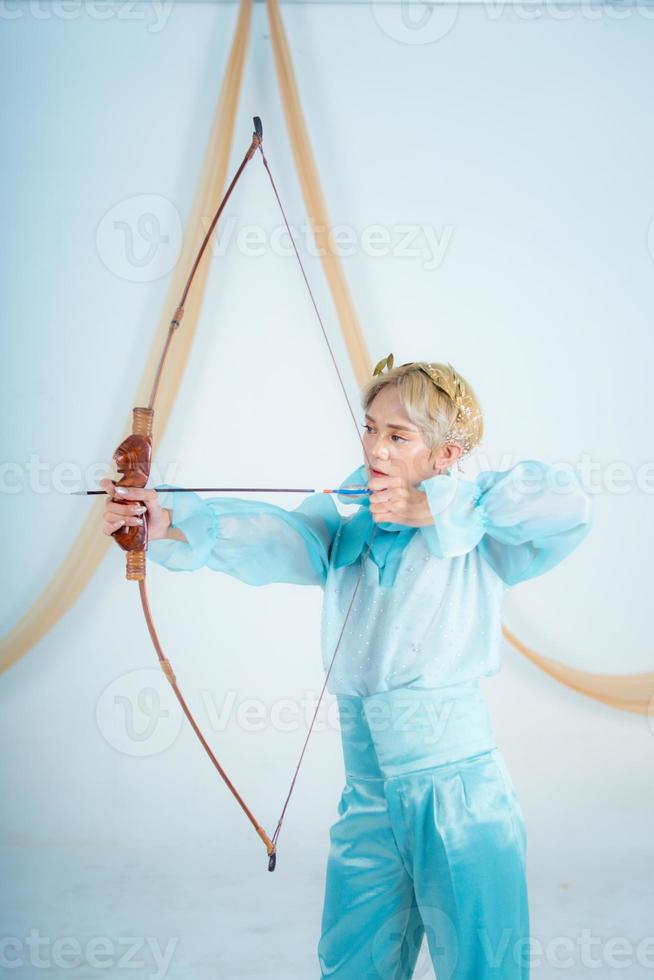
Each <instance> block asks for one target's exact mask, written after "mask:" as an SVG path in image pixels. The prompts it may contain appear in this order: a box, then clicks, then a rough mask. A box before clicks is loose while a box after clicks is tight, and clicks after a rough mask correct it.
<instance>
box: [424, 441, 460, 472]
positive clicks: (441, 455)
mask: <svg viewBox="0 0 654 980" xmlns="http://www.w3.org/2000/svg"><path fill="white" fill-rule="evenodd" d="M462 452H463V449H462V448H461V446H459V445H458V444H457V443H456V442H446V443H445V445H444V446H441V447H440V448H439V449H437V450H436V451H435V452H432V458H431V460H430V461H431V464H432V466H433V469H434V470H435V471H436V472H438V471H439V470H449V469H450V467H451V466H453V465H454V463H456V461H457V460H458V459H459V457H460V456H461V454H462Z"/></svg>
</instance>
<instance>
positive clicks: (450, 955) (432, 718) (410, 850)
mask: <svg viewBox="0 0 654 980" xmlns="http://www.w3.org/2000/svg"><path fill="white" fill-rule="evenodd" d="M391 364H392V360H391V359H390V358H389V359H388V365H391ZM362 405H363V408H364V410H365V412H366V419H365V422H364V429H365V432H364V434H363V448H364V453H365V462H364V464H363V465H362V466H360V467H359V468H358V469H357V470H355V471H354V472H353V473H352V474H350V476H349V477H348V478H347V479H346V480H345V481H343V483H342V484H341V485H340V489H344V488H345V487H346V486H352V485H354V486H362V487H364V488H365V487H366V486H367V488H368V489H369V490H370V491H371V493H370V495H369V496H362V497H361V498H359V497H355V498H352V497H351V496H346V495H341V498H340V499H341V501H342V503H344V504H351V503H352V501H353V500H354V501H356V503H358V504H359V507H358V510H357V511H356V513H355V514H353V515H351V516H347V517H343V516H342V515H341V514H340V513H339V512H338V510H337V509H336V506H335V504H334V501H333V498H332V497H331V496H329V495H325V494H314V495H312V496H310V497H307V498H306V499H305V500H304V501H303V502H302V503H301V504H300V505H299V507H297V508H296V509H295V510H292V511H286V510H284V509H283V508H280V507H277V506H275V505H272V504H265V503H261V502H258V501H249V500H239V499H230V498H226V497H214V498H209V499H206V500H202V499H201V498H200V497H198V496H197V495H196V494H194V493H192V492H188V493H178V494H170V495H168V497H169V499H168V500H164V501H162V499H161V497H162V496H163V497H165V494H163V495H162V494H157V492H156V491H154V490H130V491H128V492H127V493H126V494H122V495H121V497H122V498H124V500H132V501H138V502H139V503H138V504H130V503H126V502H117V501H116V500H113V499H111V498H110V499H109V501H108V503H107V506H106V511H105V525H104V531H105V533H107V534H111V533H113V532H114V531H115V530H116V529H117V528H118V527H120V526H121V523H122V522H125V523H127V524H132V523H135V522H138V521H139V520H142V519H143V518H142V517H140V516H139V515H140V514H143V513H144V512H145V509H146V508H147V512H148V525H149V540H150V544H149V549H148V554H149V557H150V559H151V560H153V561H156V562H159V563H160V564H162V565H164V566H166V567H167V568H170V569H172V570H175V571H184V570H186V571H192V570H193V569H196V568H200V567H202V566H207V567H209V568H212V569H215V570H217V571H223V572H226V573H227V574H230V575H233V576H235V577H236V578H239V579H241V580H242V581H244V582H248V583H250V584H253V585H264V584H267V583H269V582H292V583H296V584H303V585H319V586H321V587H322V588H323V589H324V601H323V615H322V623H321V640H322V650H323V659H324V665H325V669H326V671H327V672H328V689H329V690H330V692H332V693H333V694H335V695H336V697H337V700H338V706H339V713H340V719H341V736H342V743H343V757H344V766H345V787H344V789H343V793H342V796H341V799H340V802H339V806H338V820H337V821H336V823H334V825H333V826H332V828H331V831H330V839H331V846H330V852H329V857H328V863H327V874H326V888H325V901H324V908H323V916H322V934H321V938H320V943H319V947H318V957H319V961H320V967H321V976H322V977H329V978H337V980H373V978H387V980H399V978H405V977H406V978H409V977H411V976H412V975H413V971H414V967H415V963H416V959H417V956H418V952H419V950H420V945H421V942H422V939H423V936H426V938H427V942H428V948H429V953H430V956H431V959H432V962H433V965H434V968H435V970H436V972H437V975H438V978H439V980H450V978H455V980H490V978H498V980H500V978H501V980H518V978H520V980H524V978H526V977H528V975H529V910H528V897H527V883H526V832H525V825H524V817H523V813H522V810H521V807H520V804H519V801H518V798H517V796H516V792H515V788H514V786H513V783H512V780H511V777H510V775H509V773H508V771H507V768H506V764H505V762H504V758H503V756H502V754H501V752H500V750H499V748H498V747H497V745H496V742H495V738H494V735H493V731H492V727H491V724H490V720H489V717H488V712H487V709H486V705H485V702H484V699H483V697H482V694H481V691H480V686H479V678H480V677H481V676H489V675H492V674H494V673H496V672H497V671H498V669H499V654H500V644H501V619H500V609H501V601H502V596H503V593H504V591H505V589H506V588H508V587H510V586H513V585H516V584H517V583H518V582H522V581H524V580H525V579H529V578H533V577H534V576H536V575H540V574H542V573H543V572H545V571H547V570H548V569H550V568H552V567H554V565H556V564H557V563H558V562H560V561H561V560H562V559H563V558H564V557H565V556H566V555H567V554H569V553H570V552H571V551H572V550H573V549H574V548H575V547H576V546H577V545H578V544H579V543H580V541H581V540H582V539H583V538H584V537H585V535H586V534H587V533H588V531H589V530H590V526H591V523H592V517H591V511H592V508H591V500H590V498H589V496H588V495H587V494H586V493H585V491H584V490H583V488H582V486H581V484H580V483H579V481H578V479H577V478H576V476H575V475H574V474H573V473H571V472H569V471H568V470H565V469H562V468H560V467H557V466H548V465H546V464H545V463H541V462H538V461H535V460H527V461H524V462H521V463H518V464H517V465H515V466H513V467H512V468H511V469H509V470H506V471H492V470H489V471H484V472H482V473H481V474H480V475H479V476H478V477H477V479H476V480H474V481H467V480H462V479H457V478H455V477H454V476H453V475H452V474H451V469H452V467H453V466H454V464H457V465H458V461H459V459H460V458H461V457H462V456H464V455H467V454H468V453H470V452H471V451H472V450H473V449H474V448H475V447H476V446H477V445H479V443H480V441H481V438H482V434H483V422H482V414H481V410H480V407H479V404H478V402H477V399H476V397H475V395H474V392H473V390H472V388H471V387H470V385H468V384H467V382H466V381H465V379H464V378H462V376H461V375H460V374H458V372H456V371H455V370H454V368H452V366H451V365H449V364H447V365H446V364H439V363H426V362H412V363H409V364H404V365H402V366H401V367H398V368H391V369H389V370H387V371H386V372H385V373H384V372H381V373H376V374H375V375H374V376H373V378H372V379H371V380H370V382H369V383H368V384H367V386H366V387H365V389H364V391H363V392H362ZM101 485H102V486H103V489H105V490H106V491H107V492H108V493H109V494H112V493H113V491H114V489H115V488H114V487H113V484H112V483H111V481H108V480H105V481H103V482H102V484H101ZM116 493H118V489H116ZM164 504H167V505H168V506H164ZM373 531H374V534H373ZM362 561H363V562H364V566H363V568H361V562H362ZM359 575H361V583H360V588H359V589H358V590H357V589H356V584H357V581H358V579H359ZM355 590H356V595H355V601H354V602H353V603H352V608H351V609H350V613H349V615H347V613H348V608H349V606H350V603H351V602H352V597H353V594H354V593H355ZM346 619H347V623H346V629H345V630H344V631H343V634H342V636H341V635H340V634H341V631H342V628H343V623H344V621H345V620H346ZM335 650H337V654H338V655H337V656H335V657H334V651H335ZM333 657H334V659H333V662H332V658H333Z"/></svg>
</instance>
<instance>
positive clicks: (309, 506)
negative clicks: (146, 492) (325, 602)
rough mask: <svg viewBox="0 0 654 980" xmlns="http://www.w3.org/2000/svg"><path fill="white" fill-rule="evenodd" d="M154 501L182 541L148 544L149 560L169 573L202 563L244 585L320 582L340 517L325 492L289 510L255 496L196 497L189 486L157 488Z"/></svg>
mask: <svg viewBox="0 0 654 980" xmlns="http://www.w3.org/2000/svg"><path fill="white" fill-rule="evenodd" d="M168 486H170V485H168ZM159 499H160V503H161V506H162V507H166V508H168V509H171V510H172V524H173V526H174V527H177V528H179V530H180V531H182V533H183V534H184V536H185V537H186V541H178V540H175V539H172V538H165V539H162V540H158V541H152V542H149V544H148V551H147V557H148V558H149V559H150V560H151V561H154V562H156V563H157V564H159V565H164V566H165V567H166V568H169V569H171V570H172V571H175V572H191V571H194V570H195V569H197V568H202V567H203V566H206V567H207V568H211V569H213V570H214V571H217V572H225V573H226V574H227V575H233V576H234V577H235V578H238V579H240V580H241V581H242V582H247V583H248V585H268V584H270V583H271V582H289V583H292V584H294V585H320V586H324V584H325V581H326V578H327V570H328V568H329V556H330V550H331V546H332V543H333V540H334V538H335V536H336V533H337V531H338V528H339V526H340V520H341V517H340V514H339V512H338V510H337V509H336V506H335V504H334V502H333V500H332V499H331V497H330V496H329V495H328V494H320V493H316V494H312V495H311V496H309V497H307V498H305V499H304V500H303V501H302V503H301V504H300V505H299V506H298V507H296V508H295V510H290V511H287V510H285V509H284V508H283V507H277V506H276V505H274V504H267V503H263V502H262V501H258V500H241V499H238V498H231V497H209V498H202V497H200V496H199V495H198V494H196V493H194V492H193V491H190V490H189V491H184V492H181V493H168V494H167V493H166V492H165V491H161V492H160V494H159Z"/></svg>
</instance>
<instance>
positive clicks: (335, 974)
mask: <svg viewBox="0 0 654 980" xmlns="http://www.w3.org/2000/svg"><path fill="white" fill-rule="evenodd" d="M337 698H338V706H339V712H340V726H341V736H342V743H343V757H344V763H345V787H344V789H343V793H342V796H341V799H340V802H339V805H338V819H337V821H336V823H334V824H333V825H332V827H331V829H330V850H329V856H328V860H327V874H326V884H325V901H324V908H323V916H322V930H321V937H320V943H319V946H318V958H319V962H320V968H321V977H329V978H331V980H405V978H407V980H408V978H410V977H413V976H421V975H423V974H424V971H425V964H424V963H423V964H419V963H418V957H419V955H420V953H421V947H422V941H423V937H426V940H427V944H426V946H427V950H428V954H429V957H430V958H431V961H432V964H433V967H434V971H435V972H436V974H437V978H438V980H491V978H493V980H527V978H528V976H529V910H528V900H527V882H526V832H525V825H524V818H523V813H522V810H521V807H520V803H519V801H518V798H517V796H516V791H515V788H514V786H513V783H512V780H511V777H510V775H509V772H508V770H507V768H506V764H505V761H504V759H503V756H502V754H501V752H500V750H499V749H498V748H497V745H496V743H495V738H494V736H493V731H492V727H491V723H490V719H489V716H488V711H487V708H486V703H485V701H484V698H483V695H482V693H481V690H480V688H479V682H478V681H472V682H465V683H462V684H458V685H450V686H449V687H446V688H439V689H436V690H412V689H409V688H401V689H397V690H393V691H384V692H382V693H380V694H374V695H371V696H370V697H363V698H360V697H350V696H345V695H338V696H337Z"/></svg>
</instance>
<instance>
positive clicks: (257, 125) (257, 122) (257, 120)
mask: <svg viewBox="0 0 654 980" xmlns="http://www.w3.org/2000/svg"><path fill="white" fill-rule="evenodd" d="M252 122H253V123H254V131H255V133H256V134H257V136H258V137H259V139H260V140H262V139H263V125H262V123H261V116H254V117H253V118H252Z"/></svg>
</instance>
